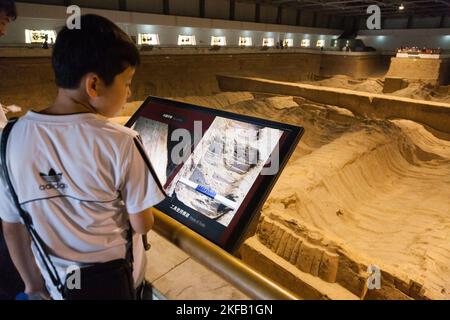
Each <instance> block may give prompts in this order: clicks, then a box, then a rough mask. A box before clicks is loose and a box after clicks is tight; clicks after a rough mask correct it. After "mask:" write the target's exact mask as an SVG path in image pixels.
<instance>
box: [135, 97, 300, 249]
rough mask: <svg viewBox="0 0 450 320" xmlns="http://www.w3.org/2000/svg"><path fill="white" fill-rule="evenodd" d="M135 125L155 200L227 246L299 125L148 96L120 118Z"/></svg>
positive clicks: (272, 178) (239, 236)
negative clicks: (159, 197) (159, 194)
mask: <svg viewBox="0 0 450 320" xmlns="http://www.w3.org/2000/svg"><path fill="white" fill-rule="evenodd" d="M126 125H127V126H128V127H130V128H133V129H134V130H136V131H137V132H139V134H140V136H141V138H142V142H143V144H144V146H145V149H146V150H147V153H148V157H149V162H150V163H151V165H152V167H153V169H154V171H155V172H156V175H157V176H158V179H159V181H160V182H161V185H162V186H163V188H164V189H165V192H166V193H167V195H168V198H167V199H166V200H164V201H163V202H161V203H160V204H159V205H157V206H156V208H157V209H158V210H160V211H162V212H163V213H165V214H167V215H169V216H170V217H172V218H174V219H176V220H178V221H179V222H181V223H182V224H184V225H186V226H187V227H189V228H190V229H192V230H194V231H195V232H197V233H199V234H200V235H202V236H203V237H205V238H207V239H209V240H210V241H212V242H213V243H215V244H217V245H219V246H220V247H222V248H223V249H225V250H227V251H229V252H233V251H234V250H235V249H236V248H237V247H238V246H239V245H240V243H241V241H242V240H243V237H244V235H245V234H246V231H247V229H248V227H249V226H250V224H251V222H252V221H254V219H257V218H258V213H259V211H260V209H261V207H262V205H263V203H264V201H265V200H266V199H267V196H268V195H269V192H270V191H271V189H272V187H273V185H274V183H275V182H276V180H277V179H278V177H279V175H280V173H281V171H282V169H283V168H284V166H285V164H286V162H287V160H288V159H289V157H290V155H291V154H292V152H293V150H294V148H295V147H296V145H297V144H298V142H299V140H300V137H301V135H302V134H303V128H301V127H297V126H293V125H288V124H283V123H278V122H274V121H268V120H263V119H258V118H254V117H249V116H243V115H238V114H233V113H229V112H225V111H221V110H216V109H211V108H205V107H200V106H195V105H191V104H186V103H182V102H178V101H173V100H167V99H161V98H156V97H149V98H147V100H146V101H145V102H144V103H143V104H142V106H141V107H140V108H139V109H138V111H137V112H136V113H135V114H134V115H133V117H131V119H130V121H129V122H128V123H127V124H126Z"/></svg>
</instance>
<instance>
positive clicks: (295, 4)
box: [242, 0, 450, 17]
mask: <svg viewBox="0 0 450 320" xmlns="http://www.w3.org/2000/svg"><path fill="white" fill-rule="evenodd" d="M242 2H256V3H264V4H272V5H277V6H278V5H281V6H283V7H285V8H293V9H300V10H306V11H313V12H319V13H324V14H333V15H345V16H362V15H367V12H366V10H367V8H368V6H369V5H371V4H376V5H378V6H379V7H380V9H381V13H382V16H384V17H388V16H389V17H392V16H411V15H414V16H437V15H439V16H442V15H448V14H449V13H450V1H449V0H404V1H401V0H390V1H373V0H367V1H351V0H346V1H343V0H341V1H338V0H334V1H333V0H331V1H323V0H244V1H242ZM401 4H403V7H404V9H403V10H399V7H400V5H401Z"/></svg>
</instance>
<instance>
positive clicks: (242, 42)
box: [239, 37, 253, 47]
mask: <svg viewBox="0 0 450 320" xmlns="http://www.w3.org/2000/svg"><path fill="white" fill-rule="evenodd" d="M252 45H253V40H252V38H251V37H239V46H241V47H251V46H252Z"/></svg>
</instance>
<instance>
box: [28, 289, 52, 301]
mask: <svg viewBox="0 0 450 320" xmlns="http://www.w3.org/2000/svg"><path fill="white" fill-rule="evenodd" d="M25 293H26V294H27V295H28V296H29V297H33V296H34V297H40V298H41V299H42V300H51V299H52V297H51V296H50V294H49V293H48V291H47V289H46V288H41V289H40V290H25ZM35 300H36V299H35Z"/></svg>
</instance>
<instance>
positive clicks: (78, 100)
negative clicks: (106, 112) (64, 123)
mask: <svg viewBox="0 0 450 320" xmlns="http://www.w3.org/2000/svg"><path fill="white" fill-rule="evenodd" d="M39 113H42V114H48V115H69V114H76V113H97V112H96V110H95V109H94V108H93V107H92V106H91V105H90V103H89V101H87V99H85V98H84V97H83V96H82V94H80V93H79V92H78V91H77V90H67V89H58V95H57V96H56V99H55V102H54V103H53V105H51V106H50V107H48V108H46V109H44V110H42V111H40V112H39Z"/></svg>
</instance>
